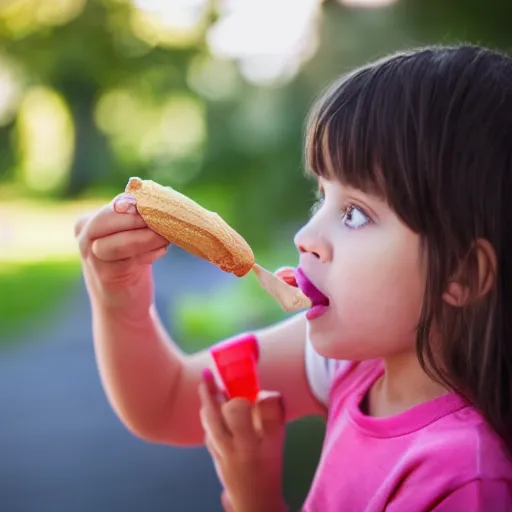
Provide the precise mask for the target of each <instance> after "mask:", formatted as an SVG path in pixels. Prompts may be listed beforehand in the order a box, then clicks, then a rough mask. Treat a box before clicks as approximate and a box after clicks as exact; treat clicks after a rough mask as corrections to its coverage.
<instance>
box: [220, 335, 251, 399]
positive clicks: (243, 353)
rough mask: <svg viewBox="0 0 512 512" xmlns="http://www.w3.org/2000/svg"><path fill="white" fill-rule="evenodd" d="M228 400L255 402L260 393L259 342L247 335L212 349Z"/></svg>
mask: <svg viewBox="0 0 512 512" xmlns="http://www.w3.org/2000/svg"><path fill="white" fill-rule="evenodd" d="M210 354H211V355H212V357H213V360H214V362H215V366H216V367H217V371H218V373H219V376H220V378H221V379H222V382H223V383H224V387H225V389H226V393H227V396H228V398H235V397H240V398H247V399H248V400H250V401H251V402H255V401H256V398H257V396H258V392H259V391H260V383H259V377H258V370H257V363H258V359H259V348H258V341H257V339H256V337H255V336H254V335H253V334H246V335H244V336H241V337H239V338H236V339H234V340H232V341H228V342H225V343H221V344H219V345H216V346H215V347H212V348H211V349H210Z"/></svg>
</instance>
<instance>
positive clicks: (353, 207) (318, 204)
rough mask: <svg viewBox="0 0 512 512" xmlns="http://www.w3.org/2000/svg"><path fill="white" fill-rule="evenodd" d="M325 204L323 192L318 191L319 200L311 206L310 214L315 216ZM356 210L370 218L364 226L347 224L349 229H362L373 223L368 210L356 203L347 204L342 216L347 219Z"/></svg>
mask: <svg viewBox="0 0 512 512" xmlns="http://www.w3.org/2000/svg"><path fill="white" fill-rule="evenodd" d="M323 204H324V197H323V195H322V194H321V192H318V193H317V200H316V201H315V203H314V204H313V206H312V207H311V210H310V216H311V217H313V216H314V215H315V214H316V213H317V212H318V210H320V208H321V207H322V205H323ZM354 210H358V211H359V212H361V213H362V214H363V215H364V216H365V217H367V219H368V220H367V221H366V222H365V223H364V224H363V225H362V226H359V227H357V228H351V227H348V226H347V227H348V229H353V230H357V229H362V228H364V227H365V226H367V225H368V224H371V223H372V222H373V220H372V218H371V216H370V215H369V214H368V213H367V212H366V210H365V209H364V208H361V206H358V205H355V204H353V203H349V204H347V206H346V207H345V208H344V209H343V210H342V214H343V215H342V218H343V219H346V217H347V215H349V214H350V213H352V212H353V211H354Z"/></svg>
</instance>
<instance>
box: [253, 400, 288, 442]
mask: <svg viewBox="0 0 512 512" xmlns="http://www.w3.org/2000/svg"><path fill="white" fill-rule="evenodd" d="M255 413H256V424H257V427H258V430H260V431H261V434H262V435H266V436H272V435H276V434H278V433H279V432H281V431H283V430H284V423H285V413H284V405H283V398H282V396H281V394H280V393H278V392H277V391H260V393H259V394H258V399H257V401H256V405H255Z"/></svg>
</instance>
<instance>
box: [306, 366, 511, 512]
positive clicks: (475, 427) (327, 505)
mask: <svg viewBox="0 0 512 512" xmlns="http://www.w3.org/2000/svg"><path fill="white" fill-rule="evenodd" d="M382 374H383V365H382V363H381V362H380V361H366V362H363V363H346V364H343V365H340V366H339V367H338V368H337V370H336V372H335V373H334V376H333V378H332V382H331V384H330V393H329V418H328V422H327V430H326V436H325V441H324V446H323V450H322V456H321V459H320V463H319V466H318V469H317V472H316V475H315V478H314V481H313V484H312V487H311V490H310V493H309V496H308V498H307V500H306V503H305V505H304V509H303V510H304V511H306V512H370V511H372V512H374V511H375V512H376V511H383V510H386V511H389V512H392V511H397V512H419V511H432V510H435V511H438V512H441V511H443V512H445V511H446V512H477V511H478V512H502V511H512V461H511V459H510V458H509V457H508V455H507V454H506V451H505V448H504V445H503V443H502V442H501V440H500V439H499V438H498V436H497V435H496V434H495V433H494V432H493V431H492V430H491V428H490V427H489V426H488V425H487V424H486V422H485V421H484V420H483V418H482V417H481V416H480V414H479V413H478V412H477V411H476V410H475V409H473V408H472V407H470V406H468V405H467V404H466V403H465V402H464V401H463V400H462V399H461V398H460V397H459V396H457V395H456V394H447V395H444V396H441V397H439V398H436V399H435V400H432V401H430V402H427V403H424V404H421V405H418V406H416V407H414V408H412V409H410V410H408V411H406V412H404V413H402V414H399V415H396V416H392V417H389V418H373V417H370V416H367V415H365V414H363V413H362V412H361V408H360V404H361V401H362V400H363V398H364V397H365V396H366V394H367V393H368V391H369V389H370V388H371V386H372V385H373V383H374V382H375V381H376V380H377V379H378V378H379V377H380V376H381V375H382Z"/></svg>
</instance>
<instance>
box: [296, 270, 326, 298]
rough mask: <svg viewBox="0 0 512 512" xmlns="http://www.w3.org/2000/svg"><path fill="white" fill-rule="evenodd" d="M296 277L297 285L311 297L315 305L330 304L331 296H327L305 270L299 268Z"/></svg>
mask: <svg viewBox="0 0 512 512" xmlns="http://www.w3.org/2000/svg"><path fill="white" fill-rule="evenodd" d="M295 278H296V280H297V285H298V286H299V288H300V289H301V290H302V293H303V294H304V295H305V296H306V297H308V298H309V299H311V302H312V303H313V306H317V305H319V304H321V305H323V306H328V305H329V298H328V297H326V296H325V295H324V294H323V293H322V292H321V291H320V290H319V289H318V288H317V287H316V286H315V285H314V284H313V283H312V282H311V281H310V280H309V278H308V277H307V276H306V274H304V271H303V270H302V269H301V268H298V269H297V270H296V271H295Z"/></svg>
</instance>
